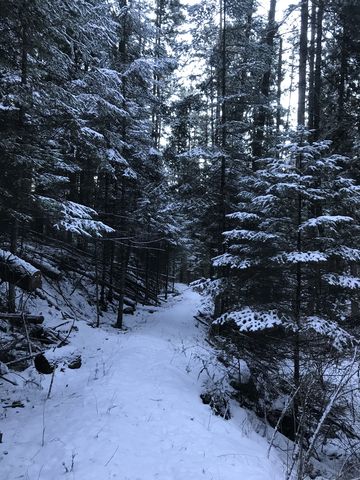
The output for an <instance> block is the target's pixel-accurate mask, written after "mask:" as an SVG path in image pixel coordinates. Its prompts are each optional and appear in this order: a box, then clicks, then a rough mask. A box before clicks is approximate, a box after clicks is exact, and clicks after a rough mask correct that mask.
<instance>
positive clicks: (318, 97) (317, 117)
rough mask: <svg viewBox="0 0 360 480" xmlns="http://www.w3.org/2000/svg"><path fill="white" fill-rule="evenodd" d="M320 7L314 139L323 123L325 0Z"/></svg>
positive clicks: (318, 14) (317, 36) (317, 38)
mask: <svg viewBox="0 0 360 480" xmlns="http://www.w3.org/2000/svg"><path fill="white" fill-rule="evenodd" d="M318 3H319V7H318V13H317V21H316V61H315V77H314V130H315V136H314V139H315V140H317V139H318V138H319V135H320V125H321V86H322V79H321V59H322V40H323V18H324V2H323V0H318Z"/></svg>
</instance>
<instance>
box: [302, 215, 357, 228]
mask: <svg viewBox="0 0 360 480" xmlns="http://www.w3.org/2000/svg"><path fill="white" fill-rule="evenodd" d="M353 221H354V219H353V218H352V217H347V216H344V215H321V216H320V217H315V218H309V220H307V221H306V222H303V223H302V225H301V226H300V230H305V229H307V228H314V227H319V226H327V227H332V228H334V227H337V226H338V224H341V223H351V222H353Z"/></svg>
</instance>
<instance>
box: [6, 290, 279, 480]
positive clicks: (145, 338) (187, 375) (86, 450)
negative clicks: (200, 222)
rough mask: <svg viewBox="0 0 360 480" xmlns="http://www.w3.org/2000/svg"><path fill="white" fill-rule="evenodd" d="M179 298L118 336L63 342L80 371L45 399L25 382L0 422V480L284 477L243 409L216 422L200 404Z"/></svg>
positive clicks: (90, 333)
mask: <svg viewBox="0 0 360 480" xmlns="http://www.w3.org/2000/svg"><path fill="white" fill-rule="evenodd" d="M181 290H182V292H181V295H179V296H178V297H175V298H173V299H171V300H170V301H169V302H168V304H166V305H165V306H164V307H162V308H159V309H156V311H155V312H153V313H151V312H149V310H148V309H142V310H140V311H139V312H138V314H137V316H136V317H127V319H126V324H127V326H128V327H129V330H128V332H127V333H125V334H124V333H123V332H118V331H116V330H114V329H113V328H111V327H107V328H104V329H100V330H96V329H93V328H91V327H90V326H88V325H87V324H86V323H85V322H79V324H78V326H79V333H78V334H77V335H76V336H75V337H74V338H73V340H72V344H73V345H74V346H75V347H76V348H77V349H80V350H81V351H82V355H83V366H82V368H81V369H80V370H69V369H66V370H65V371H64V372H60V371H57V372H56V375H55V380H54V385H53V389H52V394H51V398H50V399H49V400H46V395H47V391H48V386H49V382H50V378H49V377H50V376H46V377H42V379H41V382H42V387H43V388H42V389H41V390H40V389H39V388H37V387H34V386H33V385H32V384H28V385H27V387H26V391H25V395H23V397H22V398H21V400H23V401H24V404H25V408H19V409H13V408H9V409H7V410H6V418H5V419H2V420H1V423H0V430H1V431H2V432H3V434H4V439H3V441H4V443H2V444H0V479H1V480H15V479H25V480H50V479H54V480H57V479H66V478H69V479H76V480H107V479H118V480H202V479H203V480H281V479H283V478H284V473H283V466H282V464H281V462H280V460H279V459H278V458H277V456H276V453H275V452H273V453H272V455H271V456H270V459H267V456H266V452H267V447H268V444H267V442H266V440H265V439H263V438H262V437H260V436H259V435H258V434H256V433H255V432H254V431H253V429H252V427H251V425H250V423H249V420H248V419H247V414H246V412H245V411H244V410H242V409H240V408H237V409H235V411H234V409H233V413H234V415H233V418H232V419H231V420H229V421H226V420H223V419H222V418H220V417H217V416H214V415H213V414H212V413H211V410H210V408H209V407H208V406H206V405H203V404H202V402H201V400H200V398H199V395H200V393H201V392H202V383H203V378H202V377H201V376H200V378H199V372H200V370H201V363H200V361H199V360H198V355H199V352H201V355H202V356H204V354H205V355H206V352H207V351H208V349H209V347H208V346H207V344H206V343H205V341H204V339H203V336H204V334H203V332H202V331H201V330H200V329H199V328H196V326H195V324H194V320H193V315H194V314H195V313H196V312H197V309H198V307H199V304H200V298H199V296H198V294H196V293H194V292H193V291H192V290H190V289H186V288H185V287H181ZM153 310H154V309H153ZM205 345H206V348H205ZM204 352H205V353H204ZM209 355H210V354H209ZM37 380H38V378H37ZM18 396H19V394H18ZM42 441H43V443H44V445H43V446H42Z"/></svg>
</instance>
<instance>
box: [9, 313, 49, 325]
mask: <svg viewBox="0 0 360 480" xmlns="http://www.w3.org/2000/svg"><path fill="white" fill-rule="evenodd" d="M0 319H2V320H9V321H10V322H11V323H15V324H18V323H20V322H21V323H22V322H23V321H24V320H25V321H26V322H28V323H33V324H36V325H41V324H42V323H43V322H44V317H43V316H42V315H27V314H23V313H0Z"/></svg>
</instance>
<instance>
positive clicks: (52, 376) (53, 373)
mask: <svg viewBox="0 0 360 480" xmlns="http://www.w3.org/2000/svg"><path fill="white" fill-rule="evenodd" d="M55 371H56V365H55V366H54V370H53V372H52V375H51V382H50V386H49V391H48V394H47V399H49V398H50V395H51V390H52V386H53V383H54V377H55Z"/></svg>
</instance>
